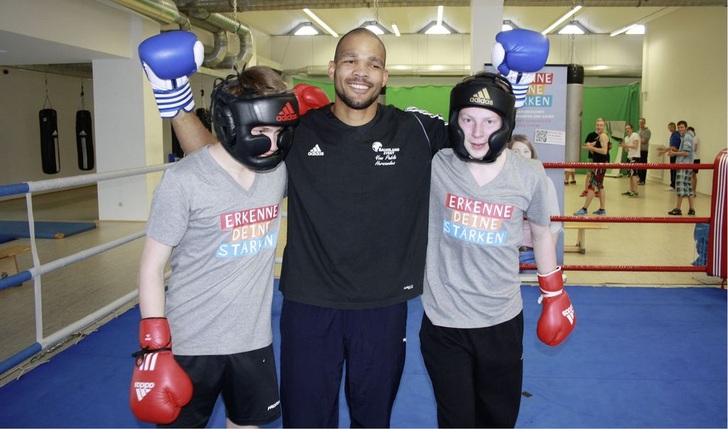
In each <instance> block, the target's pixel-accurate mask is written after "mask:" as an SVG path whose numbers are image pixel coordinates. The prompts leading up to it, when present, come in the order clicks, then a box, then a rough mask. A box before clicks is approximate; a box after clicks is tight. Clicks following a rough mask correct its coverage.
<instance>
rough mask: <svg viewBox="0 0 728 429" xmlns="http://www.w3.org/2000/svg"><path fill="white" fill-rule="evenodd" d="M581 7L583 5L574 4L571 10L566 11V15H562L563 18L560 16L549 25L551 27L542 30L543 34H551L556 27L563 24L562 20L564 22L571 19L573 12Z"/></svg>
mask: <svg viewBox="0 0 728 429" xmlns="http://www.w3.org/2000/svg"><path fill="white" fill-rule="evenodd" d="M580 9H581V5H578V6H574V7H573V8H572V9H571V10H570V11H568V12H566V13H565V14H564V16H562V17H561V18H559V19H558V20H556V22H554V23H553V24H551V25H549V27H548V28H547V29H545V30H544V31H542V32H541V34H543V35H544V36H545V35H547V34H549V33H550V32H551V31H553V29H554V28H556V27H558V26H559V25H561V23H562V22H564V21H566V20H567V19H569V18H570V17H571V16H572V15H573V14H575V13H576V12H578V11H579V10H580Z"/></svg>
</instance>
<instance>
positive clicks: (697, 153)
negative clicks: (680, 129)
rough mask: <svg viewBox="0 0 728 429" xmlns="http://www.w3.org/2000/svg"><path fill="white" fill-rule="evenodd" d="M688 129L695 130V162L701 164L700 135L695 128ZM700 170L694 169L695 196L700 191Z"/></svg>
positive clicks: (692, 179) (689, 128)
mask: <svg viewBox="0 0 728 429" xmlns="http://www.w3.org/2000/svg"><path fill="white" fill-rule="evenodd" d="M688 131H692V132H693V164H700V137H698V135H697V134H696V133H695V128H693V127H688ZM698 171H700V170H693V176H692V178H691V181H692V184H693V196H694V197H695V196H696V195H697V192H698Z"/></svg>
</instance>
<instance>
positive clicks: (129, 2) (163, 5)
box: [111, 0, 190, 29]
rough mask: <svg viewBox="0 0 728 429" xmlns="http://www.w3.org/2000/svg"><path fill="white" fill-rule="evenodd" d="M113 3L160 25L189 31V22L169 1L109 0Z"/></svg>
mask: <svg viewBox="0 0 728 429" xmlns="http://www.w3.org/2000/svg"><path fill="white" fill-rule="evenodd" d="M111 1H113V2H114V3H116V4H118V5H120V6H123V7H125V8H127V9H131V10H133V11H134V12H137V13H140V14H142V15H144V16H146V17H149V18H151V19H153V20H155V21H157V22H159V23H160V24H177V25H179V26H180V28H183V29H185V28H184V27H187V28H186V29H189V25H190V22H189V20H188V19H187V17H186V16H184V15H182V14H181V13H180V12H179V10H178V9H177V5H175V4H174V2H173V1H171V0H111Z"/></svg>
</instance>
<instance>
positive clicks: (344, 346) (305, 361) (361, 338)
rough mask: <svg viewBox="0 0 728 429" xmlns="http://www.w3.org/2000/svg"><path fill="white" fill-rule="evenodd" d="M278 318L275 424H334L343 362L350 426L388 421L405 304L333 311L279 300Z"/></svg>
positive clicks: (402, 346)
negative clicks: (278, 417) (278, 414)
mask: <svg viewBox="0 0 728 429" xmlns="http://www.w3.org/2000/svg"><path fill="white" fill-rule="evenodd" d="M280 320H281V321H280V325H281V326H280V327H281V363H280V366H281V408H282V411H283V427H286V428H289V427H296V428H303V427H315V428H335V427H338V426H339V389H340V387H341V379H342V372H343V370H344V366H345V365H346V381H345V387H344V391H345V394H346V401H347V403H348V405H349V417H350V418H351V427H372V428H374V427H376V428H385V427H389V425H390V424H389V421H390V418H391V415H392V407H393V404H394V399H395V397H396V396H397V390H398V389H399V383H400V380H401V378H402V371H403V369H404V359H405V351H406V346H407V343H406V334H407V332H406V331H407V329H406V324H407V303H406V302H403V303H400V304H395V305H392V306H388V307H383V308H373V309H366V310H338V309H333V308H324V307H317V306H313V305H307V304H301V303H298V302H293V301H290V300H287V299H284V300H283V307H282V308H281V319H280Z"/></svg>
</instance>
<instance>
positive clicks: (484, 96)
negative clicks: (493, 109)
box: [470, 88, 493, 106]
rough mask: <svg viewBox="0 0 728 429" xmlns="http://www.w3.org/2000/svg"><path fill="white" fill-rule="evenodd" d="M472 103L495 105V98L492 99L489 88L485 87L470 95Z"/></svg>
mask: <svg viewBox="0 0 728 429" xmlns="http://www.w3.org/2000/svg"><path fill="white" fill-rule="evenodd" d="M470 102H471V103H477V104H485V105H488V106H492V105H493V100H491V99H490V93H489V92H488V90H487V89H485V88H483V89H481V90H480V91H478V92H476V93H475V94H473V95H472V96H471V97H470Z"/></svg>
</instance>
